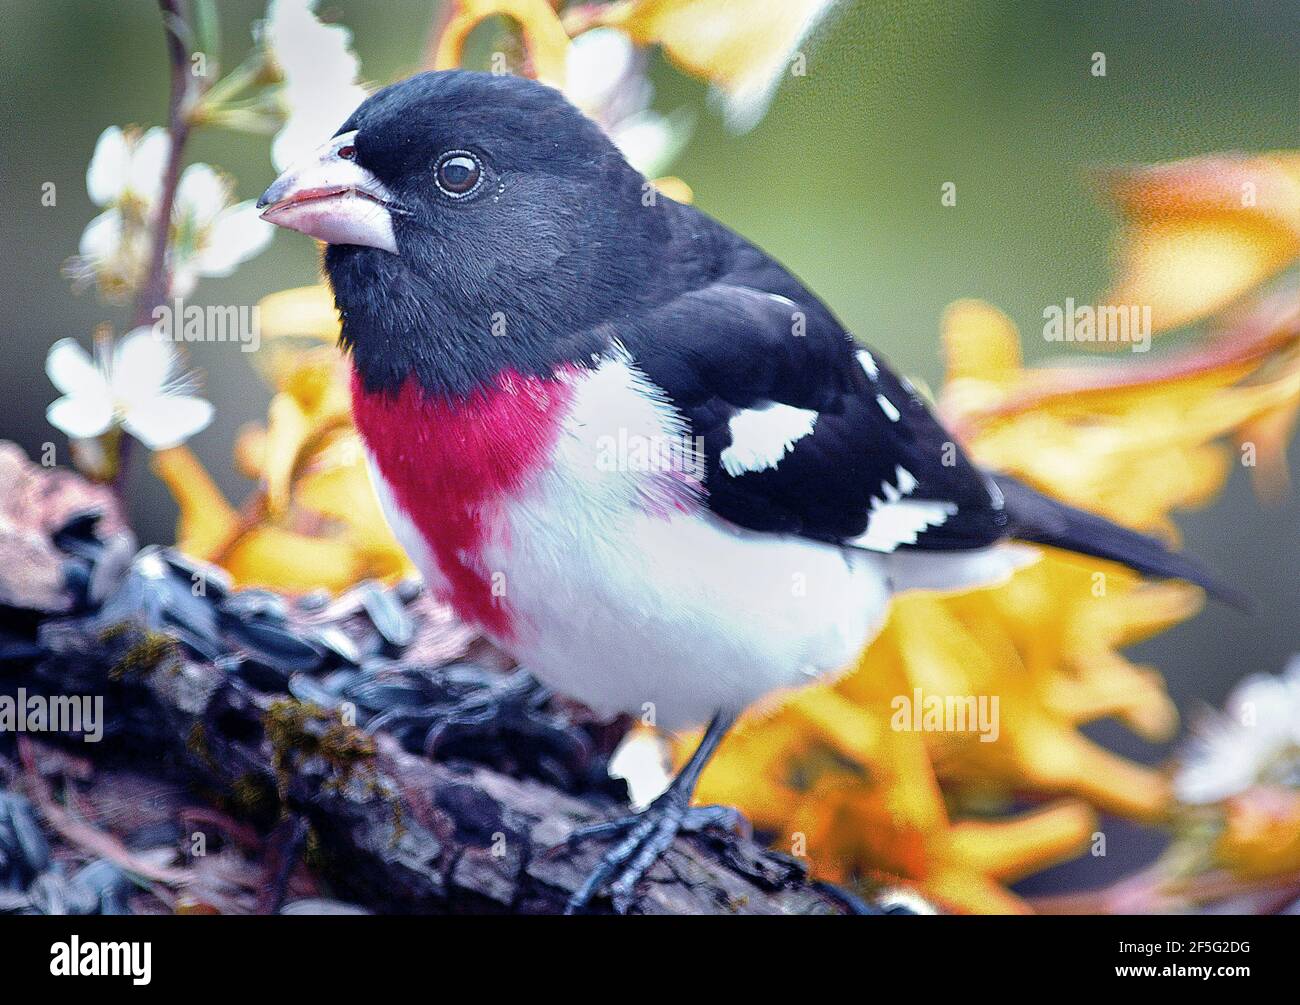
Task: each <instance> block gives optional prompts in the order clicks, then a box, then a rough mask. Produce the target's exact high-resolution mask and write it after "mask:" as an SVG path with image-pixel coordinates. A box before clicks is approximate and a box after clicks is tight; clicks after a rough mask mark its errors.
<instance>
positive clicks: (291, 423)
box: [263, 392, 312, 515]
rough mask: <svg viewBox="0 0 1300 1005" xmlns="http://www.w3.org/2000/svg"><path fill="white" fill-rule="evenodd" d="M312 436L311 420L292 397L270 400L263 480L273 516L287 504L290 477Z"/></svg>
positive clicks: (283, 395)
mask: <svg viewBox="0 0 1300 1005" xmlns="http://www.w3.org/2000/svg"><path fill="white" fill-rule="evenodd" d="M311 434H312V423H311V420H310V419H309V418H308V416H307V414H306V413H305V412H304V411H303V409H302V406H301V405H300V404H299V403H298V400H297V399H296V398H295V397H294V396H293V395H291V394H289V393H287V392H281V393H280V394H277V395H276V396H275V397H274V398H272V399H271V404H270V407H269V409H268V411H267V427H266V445H265V448H264V454H263V470H264V472H265V474H264V479H263V480H264V482H265V485H266V501H267V508H268V509H269V511H270V512H271V514H272V515H275V514H278V513H282V512H284V508H285V507H286V506H287V505H288V504H289V488H290V484H291V482H292V479H293V473H294V471H295V469H296V468H297V467H298V464H299V461H300V459H301V456H302V451H303V447H304V446H305V445H306V444H307V441H308V439H309V438H310V437H311Z"/></svg>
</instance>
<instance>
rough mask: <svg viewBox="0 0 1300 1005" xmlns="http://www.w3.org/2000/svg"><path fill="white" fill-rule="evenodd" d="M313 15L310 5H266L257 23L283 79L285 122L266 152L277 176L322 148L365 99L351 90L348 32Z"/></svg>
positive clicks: (280, 1)
mask: <svg viewBox="0 0 1300 1005" xmlns="http://www.w3.org/2000/svg"><path fill="white" fill-rule="evenodd" d="M315 9H316V3H315V0H272V3H271V5H270V7H269V8H268V9H267V17H266V21H265V22H264V23H263V29H262V40H263V42H264V44H265V45H266V49H267V52H268V53H269V55H270V56H271V58H272V59H273V60H274V61H275V62H276V64H277V65H278V66H279V67H280V71H281V73H282V74H283V75H284V84H283V86H282V87H281V89H280V101H281V104H283V105H284V107H285V112H286V119H287V121H286V124H285V128H284V129H283V130H281V131H280V133H279V134H278V135H277V136H276V138H275V142H274V143H273V144H272V147H271V158H272V160H273V161H274V163H275V166H276V168H277V169H278V170H284V169H285V168H286V167H288V166H289V165H290V164H291V163H293V162H294V161H296V160H297V159H299V158H300V157H302V156H304V155H305V154H308V153H310V152H311V151H312V150H315V149H316V148H317V147H318V146H320V145H321V144H322V143H324V142H325V140H327V139H328V138H329V137H330V136H332V135H333V134H334V133H335V131H337V129H338V127H339V126H340V125H342V124H343V123H344V121H346V120H347V117H348V116H349V115H351V114H352V112H353V111H354V110H355V109H356V107H357V105H359V104H361V102H362V101H364V100H365V99H366V96H367V94H366V90H365V88H363V87H361V86H360V85H359V84H357V76H358V74H359V73H360V63H359V62H358V60H357V57H356V55H355V54H354V53H353V52H352V48H351V46H352V32H350V31H349V30H348V29H347V28H345V27H343V26H342V25H336V24H329V25H327V24H322V23H321V22H320V21H318V20H317V19H316V15H315Z"/></svg>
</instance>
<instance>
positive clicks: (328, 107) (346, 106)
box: [271, 85, 367, 171]
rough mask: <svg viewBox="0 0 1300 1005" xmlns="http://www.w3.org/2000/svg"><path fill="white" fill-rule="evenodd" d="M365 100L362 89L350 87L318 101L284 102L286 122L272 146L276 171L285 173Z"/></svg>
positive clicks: (310, 99) (319, 97)
mask: <svg viewBox="0 0 1300 1005" xmlns="http://www.w3.org/2000/svg"><path fill="white" fill-rule="evenodd" d="M366 97H367V94H366V91H365V88H363V87H358V86H352V85H349V86H347V87H344V88H339V89H335V91H334V92H333V93H332V94H327V95H322V96H318V97H308V98H307V99H296V98H286V101H287V103H288V105H289V114H288V118H287V119H286V121H285V124H284V128H283V129H281V130H280V131H279V132H278V133H276V134H275V140H274V141H273V142H272V144H271V162H272V163H273V164H274V165H275V169H276V170H277V171H284V170H286V169H287V168H289V167H290V166H291V165H293V164H295V163H297V162H298V161H300V160H302V159H303V158H304V157H306V156H307V155H308V154H310V153H311V152H312V151H313V150H315V149H316V148H317V147H319V146H320V145H321V144H322V143H324V142H325V141H326V140H328V139H329V138H330V137H331V136H333V135H334V134H335V133H336V132H338V128H339V126H341V125H343V123H344V122H346V121H347V120H348V116H349V115H351V114H352V113H353V112H354V111H356V108H357V106H358V105H359V104H361V102H363V101H365V100H366Z"/></svg>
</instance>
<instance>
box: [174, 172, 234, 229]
mask: <svg viewBox="0 0 1300 1005" xmlns="http://www.w3.org/2000/svg"><path fill="white" fill-rule="evenodd" d="M229 201H230V184H229V183H228V182H227V181H226V180H225V179H224V178H222V177H221V175H220V174H219V173H218V172H217V170H216V169H215V168H214V167H212V165H211V164H191V165H190V166H189V167H187V168H186V169H185V173H184V174H182V175H181V180H180V183H179V184H178V185H177V188H176V215H177V216H178V217H180V218H181V219H188V220H189V221H191V225H192V226H193V227H195V228H199V229H202V228H204V227H207V226H209V225H211V223H212V221H213V220H215V219H216V218H217V217H218V216H219V215H220V214H221V211H222V210H224V209H225V208H226V203H227V202H229Z"/></svg>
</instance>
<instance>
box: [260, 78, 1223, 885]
mask: <svg viewBox="0 0 1300 1005" xmlns="http://www.w3.org/2000/svg"><path fill="white" fill-rule="evenodd" d="M259 205H262V206H265V207H266V209H265V213H264V215H265V217H266V219H268V220H270V221H271V222H272V223H276V224H279V225H281V226H284V227H289V228H292V229H294V230H299V231H302V232H304V233H306V234H311V235H313V236H315V237H317V238H319V239H321V240H322V241H325V242H327V243H328V245H329V247H328V249H327V250H326V252H325V269H326V271H327V273H328V275H329V279H330V282H331V283H332V284H333V287H334V294H335V299H336V302H337V305H338V309H339V313H340V316H341V318H342V342H343V344H344V346H345V347H346V348H347V349H349V350H350V351H351V355H352V363H353V367H354V371H353V383H352V395H353V406H354V411H355V418H356V424H357V427H358V429H359V430H360V432H361V436H362V437H363V439H364V441H365V443H366V447H367V449H368V451H369V455H370V460H371V464H372V471H373V475H374V483H375V486H376V489H377V491H378V493H379V496H380V499H381V501H382V503H383V506H384V510H385V512H386V514H387V516H388V519H389V521H390V523H391V524H392V528H393V530H394V531H395V533H396V534H397V536H398V538H399V540H400V541H401V542H402V544H403V546H404V547H405V548H406V549H407V551H408V552H409V553H410V555H411V557H412V558H413V559H414V561H415V562H416V564H417V565H418V566H419V568H420V569H421V570H422V572H423V574H424V576H425V578H426V581H427V584H428V586H429V587H430V588H431V589H432V590H433V591H434V592H435V593H436V594H437V595H438V596H440V597H442V598H444V599H445V600H447V601H448V602H450V603H451V604H452V605H453V606H454V608H455V609H456V611H457V612H458V613H459V614H460V616H461V617H463V618H464V619H466V620H467V621H471V622H474V623H475V624H477V625H479V626H481V627H482V629H483V630H484V632H486V633H487V634H488V635H489V636H490V637H491V638H493V639H494V640H496V642H498V643H499V644H500V645H501V646H502V647H503V648H505V649H506V650H507V651H509V652H511V653H513V654H514V655H515V656H516V657H517V658H518V659H519V661H520V662H521V664H522V665H523V666H525V667H526V668H527V669H528V670H530V671H531V672H532V673H533V674H535V675H536V676H537V677H538V678H540V679H541V680H542V681H543V682H545V683H547V684H549V685H551V686H552V687H554V688H556V689H557V690H559V691H561V692H564V693H566V694H569V695H572V696H573V697H575V698H577V699H579V700H581V701H583V702H585V703H587V704H588V705H590V706H591V707H592V708H593V709H595V710H597V711H599V712H604V713H611V714H612V713H623V712H630V713H634V714H643V713H644V712H645V711H647V710H653V715H654V718H655V721H656V722H657V724H658V725H659V726H661V727H663V728H666V729H669V730H672V729H677V728H679V727H684V726H690V725H695V724H699V723H703V722H705V721H709V722H710V723H711V724H710V726H709V728H708V731H707V732H706V734H705V737H704V740H703V742H702V743H701V744H700V747H699V749H698V750H697V751H696V752H695V754H694V755H693V756H692V758H691V760H690V762H689V763H688V764H687V765H686V767H685V768H684V769H683V770H682V772H681V773H680V774H679V775H678V777H677V778H676V779H675V780H674V781H673V783H672V784H671V786H670V787H669V789H668V790H667V791H666V792H665V793H664V795H663V796H661V797H660V798H659V799H658V800H657V801H656V802H655V803H654V804H652V806H651V807H650V808H648V809H647V810H646V811H645V812H643V813H642V814H641V815H639V816H637V817H630V818H627V819H625V820H620V821H615V822H613V823H610V824H606V825H597V827H595V828H591V829H588V831H587V832H586V834H587V835H599V836H608V837H614V838H617V839H618V841H617V844H616V846H615V847H613V848H612V850H611V851H610V852H609V853H608V854H607V855H606V857H605V859H604V861H603V863H602V865H601V867H600V868H599V869H598V870H597V871H596V872H595V873H594V874H593V876H592V877H591V878H590V879H589V881H588V883H587V884H586V885H585V886H584V888H583V889H582V890H580V891H579V892H578V893H577V894H576V895H575V897H574V898H573V901H572V902H571V905H570V906H571V908H574V909H576V908H578V907H581V906H582V905H583V904H585V903H586V901H587V900H588V899H589V898H590V897H591V896H592V895H593V894H594V893H595V892H597V891H598V890H599V889H600V888H601V887H602V886H604V885H605V884H606V883H607V882H609V883H611V885H610V892H611V893H612V894H613V897H614V903H615V906H616V907H618V908H620V909H623V908H625V907H626V906H627V904H628V903H629V902H630V899H631V896H632V893H633V887H634V885H635V883H636V882H637V880H638V879H639V878H640V876H641V875H642V874H643V873H644V872H645V871H646V869H647V868H649V866H650V865H651V864H652V863H653V862H654V860H655V858H656V857H657V856H658V854H659V853H660V852H662V851H663V850H664V849H665V848H666V847H667V846H668V845H669V844H670V843H671V842H672V840H673V837H674V835H675V834H676V833H677V832H678V830H680V829H682V828H683V827H687V826H691V825H698V824H702V823H708V822H713V821H716V820H718V819H720V818H719V816H718V814H717V812H716V809H715V808H709V807H690V806H689V803H690V798H691V792H692V790H693V788H694V785H695V782H696V780H697V778H698V776H699V774H700V772H701V769H702V768H703V766H704V763H705V762H706V760H707V759H708V757H709V755H710V753H711V752H712V751H713V749H714V748H715V747H716V745H717V743H718V741H719V740H720V738H721V737H722V735H723V733H724V732H725V731H726V729H727V727H728V726H729V724H730V723H731V722H732V720H733V719H734V718H735V716H736V715H737V714H739V713H740V712H741V710H743V709H744V708H746V707H747V706H748V705H750V704H751V703H753V702H755V701H756V700H757V699H759V698H761V697H763V696H764V695H767V694H769V693H770V692H773V691H776V690H778V689H781V688H785V687H789V686H792V685H797V684H800V683H802V682H806V681H809V680H812V679H815V678H817V677H819V676H821V675H823V674H827V673H832V672H834V671H837V670H840V669H842V668H844V667H845V666H847V665H848V664H850V663H851V662H852V660H853V658H854V657H855V656H856V655H857V654H858V652H859V651H860V650H861V649H862V647H863V646H864V645H866V644H867V643H868V642H870V641H871V639H872V638H873V637H874V636H875V634H876V632H877V631H878V630H879V629H880V627H881V624H882V622H883V621H884V618H885V614H886V610H887V608H888V606H889V600H890V597H891V596H892V595H893V594H894V593H897V592H898V591H900V590H905V589H909V588H932V589H953V588H961V587H969V586H974V585H979V584H984V583H988V582H992V581H997V580H998V579H1000V578H1004V577H1005V576H1006V575H1008V574H1009V573H1010V571H1012V570H1013V569H1014V568H1015V567H1016V566H1017V565H1018V564H1020V563H1022V562H1023V561H1024V560H1025V554H1026V552H1027V551H1028V549H1025V548H1023V547H1020V546H1016V545H1009V544H1008V543H1007V542H1009V541H1012V540H1019V541H1028V542H1037V543H1042V544H1049V545H1056V546H1059V547H1064V548H1068V549H1072V550H1074V551H1078V552H1082V553H1084V554H1088V555H1095V556H1099V557H1102V558H1105V559H1111V560H1115V561H1120V562H1123V563H1126V564H1127V565H1129V566H1132V567H1133V568H1135V569H1138V570H1140V571H1142V572H1146V573H1150V574H1153V575H1157V576H1177V577H1182V578H1186V579H1190V580H1194V581H1196V582H1198V583H1201V584H1204V585H1207V586H1211V587H1212V586H1213V584H1212V583H1211V581H1210V579H1209V577H1208V576H1207V574H1206V573H1205V572H1204V571H1203V570H1202V569H1201V568H1200V567H1199V566H1197V565H1196V564H1194V563H1193V562H1192V561H1190V560H1189V559H1186V558H1183V557H1181V556H1178V555H1175V554H1173V553H1171V552H1169V551H1168V550H1167V549H1166V548H1165V547H1164V546H1163V545H1161V544H1160V543H1159V542H1157V541H1155V540H1153V539H1151V538H1148V537H1145V536H1142V535H1140V534H1136V533H1133V532H1131V531H1128V530H1125V529H1123V528H1120V527H1117V526H1115V525H1114V524H1112V523H1110V522H1109V521H1107V520H1104V519H1101V518H1099V517H1096V516H1093V515H1090V514H1088V513H1085V512H1082V511H1079V510H1076V509H1072V508H1070V507H1068V506H1064V505H1062V504H1060V503H1057V502H1054V501H1052V500H1051V499H1048V498H1046V497H1045V496H1042V495H1040V494H1038V493H1037V492H1035V491H1034V490H1032V489H1030V488H1029V487H1027V486H1025V485H1023V484H1021V483H1019V482H1016V481H1014V480H1012V479H1010V478H1006V477H1003V476H1000V475H996V474H992V473H990V472H986V471H983V470H981V469H980V468H978V467H976V466H975V465H974V464H973V463H972V462H971V461H970V460H969V459H968V458H967V457H966V455H965V454H964V453H963V451H962V450H961V448H960V447H959V446H958V445H957V444H956V442H955V441H954V440H953V438H952V437H951V436H950V435H949V434H948V432H947V431H946V430H945V429H944V428H943V426H941V425H940V424H939V422H938V421H937V420H936V419H935V417H934V416H933V415H932V414H931V413H930V411H929V409H928V408H927V407H926V405H925V403H924V402H923V401H922V399H921V398H920V396H919V395H918V394H917V393H916V391H915V389H914V388H913V387H912V386H911V385H910V384H909V383H908V382H907V381H906V380H905V379H903V378H900V377H898V376H896V375H895V374H894V373H892V372H891V371H890V369H889V368H888V367H887V366H886V365H885V362H884V360H883V359H881V358H880V356H879V355H877V354H876V353H874V352H873V351H871V350H869V349H866V348H863V346H862V345H860V344H859V343H857V342H855V341H854V340H853V338H852V337H851V336H850V335H849V334H848V333H847V332H846V331H845V330H844V327H843V326H842V325H841V324H840V323H839V322H838V321H837V320H836V319H835V316H834V315H833V314H832V313H831V312H830V310H829V309H828V308H827V307H826V306H825V305H824V304H823V303H822V302H821V301H820V300H818V299H817V297H816V296H814V295H813V294H812V293H810V292H809V291H808V290H807V289H805V288H804V287H803V285H801V284H800V282H799V281H798V280H797V279H795V278H794V276H792V275H791V274H790V273H789V272H787V271H786V270H785V269H784V268H783V267H782V266H781V265H780V263H778V262H777V261H775V260H774V259H772V258H771V257H769V256H768V255H766V254H765V253H764V252H762V251H760V250H759V249H758V248H756V247H754V245H752V244H750V243H749V242H748V241H746V240H745V239H744V238H742V237H740V236H738V235H736V234H734V233H733V232H732V231H730V230H728V229H727V228H726V227H724V226H722V225H721V224H719V223H717V222H715V221H714V220H711V219H710V218H709V217H707V216H705V215H704V214H703V213H701V212H700V211H699V210H697V209H694V208H693V207H690V206H684V205H680V204H679V203H676V202H674V201H673V200H672V199H669V198H667V197H665V196H664V195H662V194H659V193H657V192H656V191H655V190H654V189H652V188H651V187H650V185H649V183H647V182H646V180H645V179H644V178H643V177H642V176H641V175H639V174H638V173H637V172H636V171H635V170H633V169H632V168H630V167H629V166H628V165H627V163H626V162H625V161H624V159H623V157H622V156H621V155H620V154H619V152H618V150H617V149H616V148H615V147H614V145H613V144H612V143H611V142H610V141H609V140H608V139H607V138H606V137H605V135H604V134H603V133H602V132H601V130H600V129H599V127H598V126H596V125H595V124H594V123H593V122H591V121H590V120H588V119H587V118H585V117H584V116H583V115H582V114H581V113H579V112H578V111H577V110H576V109H574V108H573V107H572V106H571V105H569V104H568V103H567V102H566V101H565V99H564V98H563V97H562V96H561V95H560V94H559V93H558V92H556V91H554V90H552V89H550V88H548V87H545V86H543V85H541V84H537V83H534V82H531V81H528V80H523V79H519V78H516V77H509V76H493V75H487V74H478V73H468V72H460V71H456V72H447V73H425V74H420V75H419V76H416V77H412V78H410V79H409V80H405V81H402V82H401V83H398V84H394V85H393V86H391V87H387V88H385V89H384V90H382V91H380V92H378V93H377V94H375V95H374V96H372V97H371V98H370V99H369V100H367V101H366V102H365V103H364V104H363V105H361V107H360V108H359V109H358V110H357V111H356V112H355V114H353V116H352V117H351V118H350V119H349V120H348V121H347V122H345V123H344V124H343V126H342V127H341V128H340V129H339V131H338V133H337V134H336V135H335V136H334V138H333V139H332V140H330V141H329V142H328V143H326V144H325V145H324V146H323V147H322V148H321V149H320V151H319V153H318V155H317V156H315V157H314V158H313V159H311V161H310V163H305V164H303V165H301V166H298V167H295V168H293V169H291V170H289V171H287V172H286V173H285V174H284V175H282V176H281V177H280V178H279V179H278V180H277V181H276V182H275V183H274V184H273V185H272V186H271V187H270V188H269V189H267V191H266V193H265V194H264V195H263V196H262V199H261V202H260V203H259ZM580 836H581V835H580Z"/></svg>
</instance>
